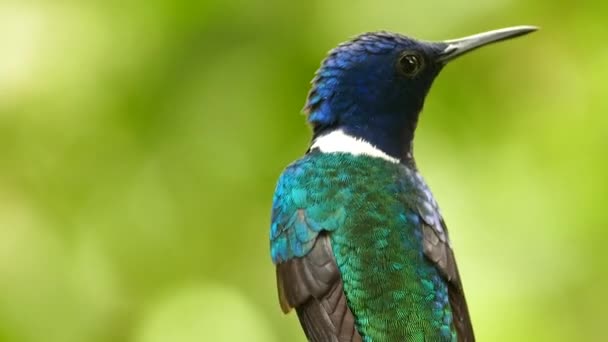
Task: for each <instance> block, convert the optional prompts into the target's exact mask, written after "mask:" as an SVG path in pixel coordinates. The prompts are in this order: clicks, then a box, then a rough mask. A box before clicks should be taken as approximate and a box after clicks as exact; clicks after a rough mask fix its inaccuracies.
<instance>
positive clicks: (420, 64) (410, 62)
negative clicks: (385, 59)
mask: <svg viewBox="0 0 608 342" xmlns="http://www.w3.org/2000/svg"><path fill="white" fill-rule="evenodd" d="M423 68H424V59H423V58H422V56H420V55H419V54H418V53H416V52H404V53H402V54H401V57H399V61H397V69H398V70H399V72H401V73H402V74H403V75H404V76H407V77H414V76H416V75H417V74H418V73H419V72H420V71H421V70H422V69H423Z"/></svg>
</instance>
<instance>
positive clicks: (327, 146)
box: [310, 129, 399, 164]
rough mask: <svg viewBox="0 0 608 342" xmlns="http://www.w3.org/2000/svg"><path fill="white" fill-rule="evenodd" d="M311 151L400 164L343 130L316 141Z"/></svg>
mask: <svg viewBox="0 0 608 342" xmlns="http://www.w3.org/2000/svg"><path fill="white" fill-rule="evenodd" d="M310 148H311V149H314V148H318V149H319V150H320V151H321V152H323V153H340V152H342V153H350V154H352V155H355V156H358V155H366V156H370V157H375V158H382V159H384V160H387V161H389V162H391V163H395V164H398V163H399V159H397V158H394V157H391V156H389V155H388V154H386V153H384V152H382V151H381V150H380V149H379V148H377V147H376V146H374V145H372V144H370V143H369V142H367V141H365V140H363V139H360V138H355V137H353V136H350V135H348V134H346V133H344V131H342V130H341V129H339V130H335V131H333V132H331V133H329V134H326V135H323V136H321V137H318V138H317V139H315V140H314V141H313V143H312V146H311V147H310Z"/></svg>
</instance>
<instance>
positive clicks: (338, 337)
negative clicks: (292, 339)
mask: <svg viewBox="0 0 608 342" xmlns="http://www.w3.org/2000/svg"><path fill="white" fill-rule="evenodd" d="M277 286H278V289H279V301H280V302H281V308H282V309H283V312H285V313H287V312H289V311H290V310H291V309H292V308H295V309H296V311H297V313H298V317H299V318H300V324H301V325H302V328H303V329H304V332H305V333H306V337H307V338H308V340H309V341H312V342H360V341H361V336H360V335H359V333H358V332H357V330H356V328H355V319H354V317H353V314H352V313H351V311H350V309H349V308H348V306H347V304H346V296H345V295H344V291H343V288H342V279H341V278H340V273H339V271H338V266H337V265H336V262H335V259H334V255H333V252H332V250H331V245H330V243H329V237H328V236H327V235H326V234H324V233H321V234H320V235H319V236H318V237H317V241H316V242H315V245H314V247H313V248H312V249H311V250H310V252H309V253H308V254H307V255H306V256H304V257H301V258H294V259H290V260H288V261H286V262H283V263H280V264H278V265H277Z"/></svg>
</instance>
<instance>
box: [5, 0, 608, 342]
mask: <svg viewBox="0 0 608 342" xmlns="http://www.w3.org/2000/svg"><path fill="white" fill-rule="evenodd" d="M607 7H608V5H606V2H600V1H597V2H589V1H588V2H585V3H584V4H582V3H581V4H579V3H576V2H571V3H568V2H555V1H548V0H544V1H535V2H531V1H493V2H486V1H464V0H457V1H447V0H446V1H396V0H381V1H346V0H333V1H324V0H315V1H292V2H289V1H278V0H270V1H256V2H253V1H249V2H246V1H220V0H211V1H202V2H200V1H199V2H194V1H192V2H190V1H185V2H176V1H171V0H164V1H161V0H154V1H147V2H145V1H141V2H135V1H52V2H51V1H48V2H47V1H7V0H0V341H11V342H12V341H16V342H21V341H23V342H30V341H31V342H33V341H49V342H55V341H57V342H80V341H86V342H97V341H99V342H101V341H104V342H105V341H118V342H119V341H134V342H156V341H158V342H161V341H174V342H182V341H183V342H186V341H187V342H190V341H304V340H305V339H304V337H303V335H302V333H301V331H300V329H299V324H298V323H297V319H296V317H295V315H294V314H292V315H290V316H283V315H282V313H281V312H280V309H279V306H278V301H277V298H276V290H275V278H274V267H273V266H272V265H271V262H270V257H269V255H268V254H269V253H268V228H269V215H270V204H271V198H272V193H273V191H274V186H275V180H276V178H277V177H278V175H279V173H280V172H281V170H282V168H283V167H284V166H285V165H287V164H288V163H289V162H290V161H292V160H293V159H295V158H298V157H299V156H300V155H301V154H302V153H303V152H304V151H305V150H306V148H307V143H308V139H309V135H310V134H309V129H308V128H307V127H306V126H305V124H304V117H303V116H301V115H299V114H298V113H299V110H300V109H301V108H302V106H303V104H304V99H305V96H306V92H307V90H308V86H309V81H310V80H311V79H312V76H313V73H314V71H315V70H316V68H317V66H318V65H319V62H320V61H321V59H322V58H323V57H324V56H325V53H326V51H327V50H329V49H330V48H332V47H333V46H335V45H336V44H337V43H339V42H341V41H343V40H345V39H347V38H349V37H351V36H353V35H355V34H358V33H361V32H364V31H372V30H380V29H385V30H391V31H398V32H401V33H405V34H409V35H412V36H415V37H419V38H423V39H429V40H439V39H448V38H456V37H460V36H464V35H469V34H473V33H477V32H480V31H484V30H489V29H495V28H500V27H505V26H511V25H519V24H531V25H538V26H541V27H542V30H541V31H539V32H537V33H534V34H532V35H529V36H526V37H523V38H520V39H517V40H513V41H509V42H505V43H501V44H498V45H493V46H491V47H488V48H485V49H482V50H479V51H476V52H474V53H472V54H470V55H468V56H466V57H464V58H462V59H461V60H459V61H457V62H455V63H453V64H452V65H450V66H448V67H447V68H446V69H445V70H444V71H443V73H442V75H441V76H440V77H439V78H438V80H437V81H436V82H435V85H434V88H433V89H432V91H431V93H430V95H429V97H428V101H427V104H426V107H425V110H424V113H423V116H422V118H421V122H420V125H419V130H418V133H417V140H416V156H417V159H418V164H419V166H420V168H421V170H422V172H423V174H424V175H425V177H426V179H427V181H428V182H429V183H430V185H431V187H432V189H433V191H434V193H435V195H436V197H437V199H438V201H439V203H440V204H441V207H442V210H443V214H444V216H445V218H446V221H447V222H448V226H449V227H450V231H451V237H452V240H453V245H454V247H455V250H456V255H457V258H458V262H459V266H460V271H461V274H462V277H463V280H464V285H465V289H466V294H467V297H468V301H469V307H470V310H471V315H472V318H473V324H474V326H475V329H476V333H477V336H478V339H479V340H480V341H602V340H604V339H605V332H606V330H605V329H606V326H605V321H606V303H608V295H607V294H606V292H607V291H608V272H607V270H608V265H607V264H608V248H607V247H606V246H607V245H608V230H607V229H606V228H607V225H608V214H607V212H608V211H607V210H606V208H605V205H606V204H607V203H608V177H607V176H608V159H607V154H606V153H607V150H608V142H607V141H608V97H607V96H606V93H607V91H608V88H607V86H606V85H605V84H606V82H608V48H607V45H606V42H605V38H606V37H607V36H608V25H606V18H605V15H606V13H608V8H607Z"/></svg>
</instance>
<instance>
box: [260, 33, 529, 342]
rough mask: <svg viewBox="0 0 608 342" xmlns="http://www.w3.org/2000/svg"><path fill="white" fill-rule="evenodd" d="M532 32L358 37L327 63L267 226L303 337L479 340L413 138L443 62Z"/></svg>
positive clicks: (287, 305) (285, 295) (287, 304)
mask: <svg viewBox="0 0 608 342" xmlns="http://www.w3.org/2000/svg"><path fill="white" fill-rule="evenodd" d="M535 30H536V28H535V27H532V26H518V27H512V28H506V29H501V30H495V31H489V32H485V33H481V34H477V35H473V36H469V37H465V38H461V39H454V40H447V41H442V42H426V41H420V40H416V39H413V38H409V37H406V36H402V35H399V34H395V33H388V32H377V33H365V34H362V35H360V36H358V37H356V38H354V39H352V40H350V41H348V42H345V43H343V44H340V45H339V46H338V47H336V48H335V49H333V50H332V51H331V52H330V53H329V55H328V57H327V58H326V59H325V60H324V61H323V63H322V64H321V67H320V68H319V70H318V71H317V73H316V76H315V78H314V79H313V82H312V89H311V90H310V93H309V95H308V99H307V101H306V106H305V108H304V111H305V113H306V114H307V119H308V122H309V123H310V125H311V126H312V128H313V138H312V141H311V144H310V148H309V149H308V151H307V153H306V154H305V155H304V156H303V157H302V158H300V159H298V160H296V161H295V162H293V163H292V164H291V165H289V166H288V167H287V168H286V169H285V170H284V172H283V173H282V174H281V176H280V178H279V181H278V184H277V187H276V191H275V194H274V198H273V206H272V222H271V229H270V250H271V256H272V261H273V262H274V263H275V264H276V276H277V286H278V293H279V301H280V304H281V308H282V309H283V311H284V312H286V313H287V312H289V311H290V310H291V309H292V308H295V309H296V311H297V313H298V317H299V319H300V323H301V325H302V328H303V329H304V332H305V334H306V336H307V338H308V340H310V341H319V342H325V341H340V342H342V341H389V342H392V341H474V340H475V338H474V335H473V328H472V325H471V319H470V317H469V312H468V308H467V304H466V301H465V297H464V291H463V287H462V282H461V279H460V275H459V273H458V269H457V267H456V262H455V258H454V252H453V250H452V246H451V244H450V239H449V236H448V232H447V229H446V225H445V222H444V220H443V217H442V216H441V212H440V210H439V207H438V205H437V202H436V201H435V199H434V198H433V195H432V194H431V192H430V190H429V188H428V186H427V185H426V183H425V182H424V180H423V178H422V177H421V175H420V173H419V172H418V169H417V167H416V163H415V161H414V155H413V151H412V141H413V138H414V131H415V129H416V124H417V122H418V116H419V114H420V111H421V110H422V107H423V104H424V99H425V97H426V94H427V93H428V91H429V89H430V87H431V85H432V83H433V80H434V79H435V78H436V77H437V75H438V74H439V72H440V71H441V69H442V68H443V67H444V66H445V65H446V64H447V63H448V62H450V61H452V60H454V59H455V58H457V57H459V56H462V55H464V54H466V53H467V52H470V51H472V50H474V49H477V48H479V47H482V46H486V45H488V44H491V43H494V42H498V41H501V40H506V39H510V38H514V37H517V36H521V35H524V34H527V33H530V32H532V31H535Z"/></svg>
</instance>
